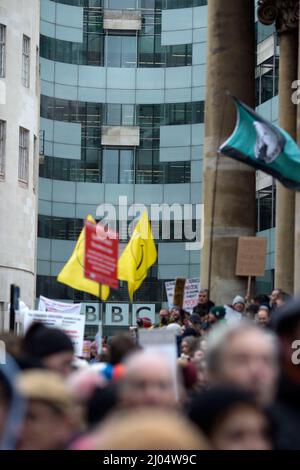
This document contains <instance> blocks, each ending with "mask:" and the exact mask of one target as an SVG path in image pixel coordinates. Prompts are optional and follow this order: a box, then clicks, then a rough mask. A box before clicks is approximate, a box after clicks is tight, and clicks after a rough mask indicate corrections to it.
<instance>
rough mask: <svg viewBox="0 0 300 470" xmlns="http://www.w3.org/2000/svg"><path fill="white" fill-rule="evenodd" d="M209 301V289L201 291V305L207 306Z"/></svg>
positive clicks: (199, 299) (199, 298) (199, 297)
mask: <svg viewBox="0 0 300 470" xmlns="http://www.w3.org/2000/svg"><path fill="white" fill-rule="evenodd" d="M208 301H209V292H208V289H201V290H200V292H199V296H198V302H199V304H206V303H207V302H208Z"/></svg>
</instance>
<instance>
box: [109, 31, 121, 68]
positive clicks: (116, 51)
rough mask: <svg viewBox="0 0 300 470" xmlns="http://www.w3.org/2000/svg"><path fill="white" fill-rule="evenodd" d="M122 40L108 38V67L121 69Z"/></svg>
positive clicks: (113, 37)
mask: <svg viewBox="0 0 300 470" xmlns="http://www.w3.org/2000/svg"><path fill="white" fill-rule="evenodd" d="M121 54H122V38H121V37H120V36H106V64H107V66H108V67H121Z"/></svg>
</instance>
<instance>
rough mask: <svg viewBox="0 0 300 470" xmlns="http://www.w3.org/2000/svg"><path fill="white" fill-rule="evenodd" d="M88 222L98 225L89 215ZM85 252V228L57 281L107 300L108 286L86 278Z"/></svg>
mask: <svg viewBox="0 0 300 470" xmlns="http://www.w3.org/2000/svg"><path fill="white" fill-rule="evenodd" d="M87 220H88V221H89V222H92V223H94V224H95V223H96V222H95V220H94V219H93V217H92V216H91V215H88V217H87ZM84 252H85V227H84V228H83V229H82V231H81V234H80V235H79V238H78V240H77V243H76V246H75V248H74V251H73V253H72V255H71V257H70V259H69V261H67V263H66V264H65V266H64V267H63V269H62V270H61V272H60V273H59V275H58V277H57V280H58V282H61V283H62V284H66V285H67V286H70V287H73V289H76V290H80V291H83V292H88V293H89V294H92V295H95V296H96V297H100V298H101V299H102V300H104V301H105V300H107V299H108V297H109V294H110V289H109V287H108V286H105V285H102V286H101V294H100V285H99V284H98V283H97V282H95V281H91V280H90V279H87V278H86V277H84Z"/></svg>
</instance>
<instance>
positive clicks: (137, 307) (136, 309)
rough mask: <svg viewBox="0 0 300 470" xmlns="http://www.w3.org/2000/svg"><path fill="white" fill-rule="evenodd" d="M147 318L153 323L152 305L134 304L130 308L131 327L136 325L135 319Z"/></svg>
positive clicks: (153, 310)
mask: <svg viewBox="0 0 300 470" xmlns="http://www.w3.org/2000/svg"><path fill="white" fill-rule="evenodd" d="M142 317H148V318H150V320H151V321H152V323H155V305H154V304H134V305H133V306H132V325H134V326H135V325H136V320H137V318H142Z"/></svg>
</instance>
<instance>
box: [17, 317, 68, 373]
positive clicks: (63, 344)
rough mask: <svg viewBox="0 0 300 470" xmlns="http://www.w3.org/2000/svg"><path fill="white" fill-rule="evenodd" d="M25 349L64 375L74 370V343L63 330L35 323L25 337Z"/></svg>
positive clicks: (43, 363)
mask: <svg viewBox="0 0 300 470" xmlns="http://www.w3.org/2000/svg"><path fill="white" fill-rule="evenodd" d="M23 351H24V353H25V354H26V355H27V356H29V357H33V358H36V359H39V360H40V362H41V363H42V365H43V366H44V367H46V368H47V369H51V370H53V371H55V372H58V373H59V374H61V375H62V376H64V377H65V376H66V375H69V374H70V373H71V372H72V361H73V358H74V348H73V344H72V341H71V340H70V338H69V337H68V336H67V335H66V334H65V333H64V332H63V331H61V330H58V329H56V328H47V327H46V326H44V325H42V324H41V323H34V324H33V325H31V327H30V328H29V329H28V331H27V333H26V335H25V337H24V340H23Z"/></svg>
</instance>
